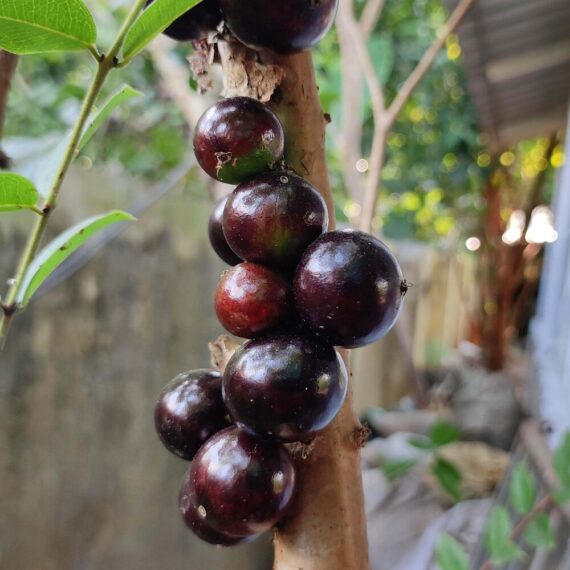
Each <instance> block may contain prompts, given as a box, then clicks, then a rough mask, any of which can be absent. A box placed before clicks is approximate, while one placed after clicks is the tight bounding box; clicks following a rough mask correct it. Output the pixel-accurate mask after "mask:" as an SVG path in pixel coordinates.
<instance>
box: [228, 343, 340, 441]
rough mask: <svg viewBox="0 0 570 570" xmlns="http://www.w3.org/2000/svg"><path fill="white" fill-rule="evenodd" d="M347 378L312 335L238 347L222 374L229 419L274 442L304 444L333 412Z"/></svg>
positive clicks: (330, 350)
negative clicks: (301, 442) (302, 442)
mask: <svg viewBox="0 0 570 570" xmlns="http://www.w3.org/2000/svg"><path fill="white" fill-rule="evenodd" d="M347 385H348V374H347V372H346V367H345V366H344V363H343V362H342V360H341V359H340V358H339V357H338V355H337V353H336V352H335V350H334V348H333V347H332V346H331V345H329V344H327V343H326V342H323V341H322V340H321V339H318V338H315V337H314V336H313V335H312V334H306V333H305V334H280V335H275V336H269V337H262V338H259V339H255V340H251V341H249V342H247V343H245V344H244V345H243V346H242V347H240V348H239V349H238V350H237V352H236V353H235V354H234V356H233V357H232V359H231V360H230V361H229V363H228V365H227V367H226V370H225V372H224V379H223V396H224V402H225V403H226V406H227V408H228V410H229V411H230V414H231V415H232V418H233V419H234V420H235V421H236V422H237V423H238V424H242V425H244V426H245V427H247V428H248V429H251V430H253V431H255V432H256V433H258V434H260V435H262V436H264V437H267V438H274V439H277V440H279V441H284V442H293V441H306V440H308V439H310V438H311V437H313V436H314V435H315V434H316V433H317V432H319V431H321V430H322V429H324V428H325V427H327V425H329V424H330V422H332V420H333V419H334V418H335V416H336V415H337V414H338V412H339V410H340V408H341V407H342V404H343V402H344V398H345V396H346V391H347Z"/></svg>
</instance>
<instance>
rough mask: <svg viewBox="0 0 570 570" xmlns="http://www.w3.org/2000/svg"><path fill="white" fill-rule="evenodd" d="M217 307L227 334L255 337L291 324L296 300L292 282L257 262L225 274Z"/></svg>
mask: <svg viewBox="0 0 570 570" xmlns="http://www.w3.org/2000/svg"><path fill="white" fill-rule="evenodd" d="M214 306H215V309H216V314H217V315H218V319H219V321H220V323H221V324H222V326H223V327H224V328H225V329H226V330H227V331H229V332H230V333H232V334H234V335H236V336H239V337H242V338H254V337H256V336H258V335H260V334H262V333H266V332H268V331H271V330H273V329H276V328H277V327H279V326H281V325H285V324H286V323H287V322H288V320H289V317H290V316H291V314H292V312H293V297H292V293H291V287H290V285H289V283H288V282H287V281H286V280H285V279H284V278H283V277H281V276H280V275H279V274H277V273H275V272H274V271H271V270H270V269H267V268H266V267H263V266H261V265H256V264H254V263H240V264H239V265H236V266H235V267H234V268H233V269H230V270H228V271H226V272H225V273H224V274H223V275H222V277H221V279H220V282H219V283H218V287H217V288H216V293H215V298H214Z"/></svg>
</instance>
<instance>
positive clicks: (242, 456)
mask: <svg viewBox="0 0 570 570" xmlns="http://www.w3.org/2000/svg"><path fill="white" fill-rule="evenodd" d="M294 489H295V468H294V466H293V462H292V460H291V457H290V456H289V453H288V452H287V450H286V449H285V448H284V447H283V446H281V445H279V444H278V443H274V442H269V441H266V440H263V439H261V438H259V437H258V436H256V435H253V434H251V433H248V432H247V431H245V430H244V429H241V428H237V427H232V428H228V429H226V430H224V431H221V432H220V433H218V434H216V435H215V436H214V437H212V438H211V439H210V440H208V442H207V443H205V444H204V445H203V446H202V447H201V448H200V451H199V452H198V453H197V455H196V457H195V458H194V461H193V462H192V465H191V466H190V471H189V473H188V476H187V478H186V480H185V481H184V484H183V486H182V489H181V492H180V495H179V501H180V510H181V512H182V516H183V517H184V520H185V521H186V523H187V524H188V526H189V527H190V528H193V529H197V530H198V531H201V532H200V534H201V536H202V537H203V538H205V539H206V540H208V537H207V532H206V531H207V530H208V529H209V530H210V531H211V532H213V533H218V535H222V536H225V537H229V538H230V539H231V537H237V538H239V537H244V538H245V537H251V536H254V535H256V534H259V533H261V532H264V531H266V530H269V529H270V528H271V527H273V526H274V525H275V524H276V523H277V522H278V521H279V520H280V519H281V517H282V516H283V515H284V514H285V513H286V511H287V508H288V507H289V505H290V504H291V500H292V498H293V493H294ZM196 521H200V524H199V525H197V523H196ZM213 542H215V540H213Z"/></svg>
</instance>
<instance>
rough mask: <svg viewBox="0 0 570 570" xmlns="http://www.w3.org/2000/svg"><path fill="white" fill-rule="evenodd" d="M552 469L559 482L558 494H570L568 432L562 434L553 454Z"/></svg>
mask: <svg viewBox="0 0 570 570" xmlns="http://www.w3.org/2000/svg"><path fill="white" fill-rule="evenodd" d="M554 469H555V471H556V475H557V476H558V481H559V483H560V487H561V488H560V491H559V492H558V495H560V496H562V497H565V496H569V495H570V432H568V433H566V434H565V435H564V439H563V440H562V443H561V445H560V447H558V449H557V450H556V453H555V454H554Z"/></svg>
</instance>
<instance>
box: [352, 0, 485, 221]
mask: <svg viewBox="0 0 570 570" xmlns="http://www.w3.org/2000/svg"><path fill="white" fill-rule="evenodd" d="M476 1H477V0H462V1H461V2H460V3H459V5H458V6H457V7H456V8H455V10H454V11H453V13H452V14H451V16H450V17H449V20H448V21H447V23H446V24H445V25H444V26H443V28H442V29H441V30H440V31H439V32H438V35H437V36H438V37H437V39H436V40H435V41H434V42H433V44H432V45H431V46H430V47H429V48H428V50H427V51H426V53H425V54H424V56H423V57H422V59H421V60H420V62H419V63H418V65H417V66H416V68H415V69H414V71H413V72H412V74H411V75H410V76H409V77H408V79H407V80H406V82H405V83H404V85H403V86H402V88H401V89H400V91H399V92H398V94H397V95H396V98H395V99H394V101H393V102H392V103H391V105H390V106H389V107H388V110H387V112H386V114H385V116H384V117H383V118H382V123H381V128H380V129H378V127H377V128H376V130H377V131H378V130H380V131H381V132H379V133H376V137H375V139H376V140H375V141H374V142H375V143H376V148H374V144H373V149H372V153H373V154H372V156H371V164H370V174H369V177H368V183H367V185H366V193H365V196H364V203H363V206H362V216H361V222H360V228H361V229H362V230H363V231H370V229H371V227H372V220H373V218H374V214H375V211H376V202H377V200H378V193H379V190H380V189H379V185H380V178H381V172H382V167H383V164H384V158H385V149H384V150H383V151H381V150H380V148H379V147H380V145H381V144H383V145H384V146H385V142H386V135H387V133H388V132H389V130H390V129H391V128H392V126H393V124H394V122H395V121H396V119H397V118H398V116H399V114H400V112H401V111H402V109H403V108H404V105H405V104H406V103H407V101H408V100H409V99H410V97H411V96H412V93H413V92H414V90H415V89H416V87H417V86H418V85H419V83H420V81H421V80H422V79H423V78H424V76H425V74H426V73H427V72H428V71H429V69H430V67H431V66H432V65H433V62H434V61H435V58H436V56H437V54H438V53H439V51H440V49H441V48H442V47H443V46H444V45H445V42H446V40H447V38H448V37H449V36H450V35H451V34H452V33H453V32H454V31H455V30H456V29H457V26H459V24H460V23H461V22H462V20H463V18H465V16H466V15H467V13H468V12H469V10H470V9H471V8H472V7H473V5H474V4H475V2H476ZM374 153H376V156H375V154H374Z"/></svg>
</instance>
